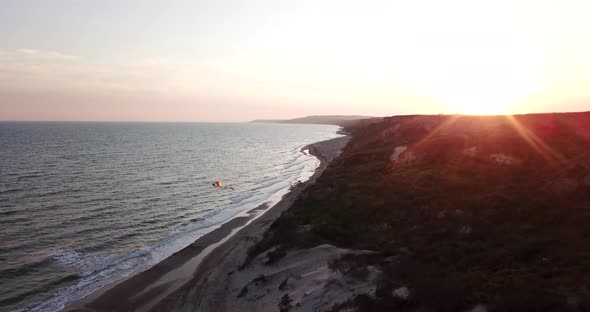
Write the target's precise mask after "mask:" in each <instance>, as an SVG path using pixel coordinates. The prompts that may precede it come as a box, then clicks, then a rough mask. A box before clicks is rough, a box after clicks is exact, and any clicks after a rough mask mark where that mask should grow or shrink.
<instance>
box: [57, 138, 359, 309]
mask: <svg viewBox="0 0 590 312" xmlns="http://www.w3.org/2000/svg"><path fill="white" fill-rule="evenodd" d="M349 139H350V137H348V136H345V137H340V138H336V139H332V140H328V141H323V142H318V143H314V144H311V145H308V146H306V147H304V148H303V149H302V151H303V150H306V149H307V150H309V153H310V154H312V155H314V156H315V157H317V158H318V159H319V160H320V165H319V167H318V168H317V170H316V171H315V173H314V174H313V176H312V177H311V178H310V179H309V180H307V181H306V182H304V183H300V184H298V185H296V186H294V188H293V189H292V190H291V191H290V192H289V193H287V194H286V195H285V196H284V197H283V198H282V199H281V201H280V202H279V203H277V204H276V205H274V206H273V207H271V208H268V207H267V206H266V205H261V206H260V207H257V208H255V209H252V210H250V211H249V212H248V213H247V214H246V215H245V216H239V217H236V218H234V219H232V220H230V221H229V222H227V223H224V224H223V225H222V226H221V227H219V228H217V229H216V230H214V231H212V232H210V233H208V234H206V235H204V236H202V237H201V238H199V239H198V240H196V241H195V242H194V243H193V244H191V245H189V246H187V247H186V248H184V249H182V250H181V251H179V252H177V253H175V254H173V255H172V256H170V257H168V258H166V259H165V260H163V261H162V262H160V263H158V264H156V265H155V266H153V267H151V268H150V269H147V270H145V271H142V272H140V273H138V274H136V275H134V276H132V277H130V278H128V279H125V280H123V281H120V282H117V283H115V285H109V286H107V287H105V288H103V289H101V290H99V291H97V292H95V293H93V294H91V295H90V296H87V297H85V298H83V299H82V300H80V301H78V302H74V303H73V304H71V305H69V306H68V307H66V309H65V310H66V311H171V310H183V311H200V310H209V309H210V308H206V307H211V306H212V307H213V308H212V310H215V311H222V310H223V307H222V306H223V304H222V303H223V301H224V300H225V298H224V294H228V293H230V292H229V290H227V289H226V288H227V287H229V286H228V283H227V280H226V278H225V277H228V276H231V274H232V273H233V272H234V271H235V270H236V269H237V267H238V266H239V265H240V264H241V263H242V262H243V260H244V259H245V257H246V253H247V250H248V248H249V247H250V246H251V245H252V244H254V242H256V241H257V240H258V239H259V238H260V237H262V235H263V233H264V232H265V231H266V230H267V229H268V227H269V226H270V224H271V223H272V222H273V221H274V220H275V219H276V218H278V217H279V216H280V215H281V213H282V212H283V211H284V210H286V209H287V208H289V207H290V206H291V204H292V203H293V202H294V201H295V199H296V198H297V197H298V196H299V194H300V193H301V192H302V191H303V190H304V189H305V188H307V187H308V186H309V185H311V184H313V183H314V182H315V181H316V180H317V178H318V177H319V176H320V175H321V174H322V172H323V171H324V169H325V168H326V167H327V165H328V163H329V162H330V161H332V160H333V159H334V158H336V157H337V156H338V155H339V154H340V152H341V150H342V149H343V148H344V146H346V144H347V143H348V141H349ZM216 302H219V303H220V304H221V306H217V305H216Z"/></svg>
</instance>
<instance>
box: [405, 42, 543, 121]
mask: <svg viewBox="0 0 590 312" xmlns="http://www.w3.org/2000/svg"><path fill="white" fill-rule="evenodd" d="M488 39H489V38H488ZM421 49H423V50H425V51H428V52H425V53H424V54H422V55H420V56H419V59H418V60H416V61H415V64H416V70H415V76H414V79H413V81H414V85H415V90H416V91H415V92H420V93H421V95H422V96H424V97H427V98H429V99H431V101H433V102H436V103H437V104H439V105H440V106H442V107H444V109H445V110H446V112H447V113H460V114H473V115H500V114H512V113H514V112H515V111H514V109H515V107H516V106H518V105H520V104H522V103H523V101H525V100H526V99H527V98H528V97H529V96H531V94H533V93H534V92H535V90H536V89H537V88H538V86H539V74H538V72H539V71H538V67H539V66H538V64H537V61H536V59H535V54H534V53H532V52H531V50H530V49H526V48H524V47H522V46H519V45H518V44H517V43H512V44H507V43H506V42H494V41H493V40H487V41H481V42H466V41H460V42H447V43H446V45H445V46H440V45H437V46H436V47H435V46H431V45H426V46H423V47H421Z"/></svg>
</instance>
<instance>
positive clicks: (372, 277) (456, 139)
mask: <svg viewBox="0 0 590 312" xmlns="http://www.w3.org/2000/svg"><path fill="white" fill-rule="evenodd" d="M346 130H347V131H349V132H351V133H352V135H353V138H352V140H351V142H350V143H349V144H348V145H347V147H346V148H345V150H344V152H343V153H342V154H341V155H340V156H339V157H338V158H337V159H336V160H334V161H333V162H332V163H331V164H330V166H329V167H328V168H327V169H326V171H325V172H324V174H323V175H322V176H321V177H320V178H319V180H318V182H317V183H316V184H315V185H314V186H313V187H311V188H309V189H307V190H306V191H305V192H304V193H303V194H302V195H301V197H300V198H299V199H298V200H297V201H296V202H295V203H294V204H293V206H292V207H291V208H290V209H289V210H287V211H286V212H285V213H284V214H283V215H282V216H281V217H280V218H279V219H277V220H276V221H275V222H274V224H273V225H272V226H271V228H270V230H269V231H268V232H266V234H265V235H264V238H263V239H262V240H260V241H259V242H258V243H257V244H256V245H255V246H253V247H252V248H251V249H250V251H249V254H248V258H247V259H246V261H245V262H244V263H243V265H242V268H241V270H242V271H248V270H259V268H260V267H265V268H266V269H265V270H266V271H268V268H273V267H276V268H279V267H281V265H282V263H289V261H290V259H289V258H290V257H295V256H294V255H297V254H300V253H301V251H302V250H311V249H310V248H316V247H317V246H330V245H331V246H335V247H337V248H339V249H338V257H337V258H335V259H331V260H329V268H330V270H331V271H332V272H333V274H334V275H333V277H334V279H332V280H329V277H325V274H324V279H326V278H327V279H328V280H327V281H324V282H323V283H321V284H317V285H316V286H317V287H315V288H314V287H312V288H311V289H310V290H309V293H307V292H304V293H303V295H301V296H299V292H300V291H301V290H300V289H290V288H289V285H290V283H292V281H295V282H293V283H294V284H297V282H296V281H297V280H298V278H301V276H294V277H292V278H291V279H289V278H287V279H285V281H284V282H283V283H280V285H278V286H281V285H282V286H281V287H278V288H277V285H275V282H277V283H278V282H281V281H269V279H268V278H267V277H266V276H261V277H260V278H259V279H258V282H260V283H256V282H255V281H253V283H251V285H253V286H250V289H249V291H250V292H252V291H253V288H256V287H258V288H261V289H264V288H267V289H270V288H273V294H275V296H277V299H276V301H277V305H278V307H279V308H280V309H281V310H282V311H288V310H291V311H297V310H298V309H300V310H305V309H307V308H305V309H303V308H304V307H309V306H310V305H309V304H308V302H307V301H309V300H311V299H309V298H312V297H313V295H312V293H313V292H316V293H326V289H327V287H331V286H330V285H334V283H339V282H342V281H345V282H346V283H350V285H352V286H351V288H352V287H354V288H355V289H358V291H357V292H355V293H353V294H352V293H351V294H349V296H348V297H347V298H343V297H342V296H334V298H335V299H334V300H333V301H332V302H331V304H330V309H327V308H325V307H326V303H325V302H324V303H323V305H322V309H321V310H332V311H351V310H359V311H392V309H395V310H396V311H469V310H472V311H564V310H572V311H577V310H580V311H582V310H588V309H590V247H589V245H588V243H587V241H586V237H588V236H589V235H590V226H588V225H589V224H590V113H567V114H539V115H519V116H489V117H479V116H460V115H454V116H443V115H440V116H398V117H389V118H385V119H383V120H382V121H381V122H379V123H373V124H364V125H351V126H348V127H347V128H346ZM322 248H324V249H325V248H326V247H322ZM343 250H344V251H343ZM346 250H348V251H349V252H346ZM352 250H356V251H352ZM361 250H362V251H361ZM257 267H258V269H257ZM271 271H272V270H271ZM363 283H364V284H365V286H366V287H359V284H363ZM256 285H258V286H256ZM318 285H319V286H318ZM245 286H246V285H245ZM318 287H319V288H323V290H322V289H317V288H318ZM274 288H277V289H278V290H275V289H274ZM258 293H262V294H264V293H265V292H264V291H262V290H260V289H259V290H258ZM294 296H297V298H294ZM243 297H247V296H246V295H245V294H243ZM251 300H256V298H255V297H253V298H251Z"/></svg>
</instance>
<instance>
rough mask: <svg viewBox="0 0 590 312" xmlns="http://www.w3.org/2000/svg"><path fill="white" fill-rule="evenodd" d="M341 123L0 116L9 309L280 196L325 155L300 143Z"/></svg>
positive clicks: (81, 286)
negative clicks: (8, 118) (309, 151)
mask: <svg viewBox="0 0 590 312" xmlns="http://www.w3.org/2000/svg"><path fill="white" fill-rule="evenodd" d="M337 131H338V127H336V126H329V125H288V124H246V123H244V124H238V123H41V122H30V123H29V122H26V123H12V122H3V123H0V311H13V310H20V311H57V310H60V309H62V308H63V306H64V304H66V303H67V302H70V301H71V300H74V299H79V298H81V297H83V296H84V295H87V294H89V293H91V292H92V291H94V290H97V289H98V288H100V287H101V286H104V285H107V284H109V283H111V282H113V281H115V280H118V279H121V278H124V277H125V276H128V275H129V274H131V273H133V272H137V271H140V270H142V269H145V268H148V267H150V266H151V265H154V264H155V263H157V262H159V261H161V260H163V259H164V258H166V257H168V256H170V255H171V254H173V253H175V252H176V251H179V250H180V249H182V248H183V247H185V246H187V245H189V244H190V243H192V242H193V241H195V240H196V239H197V238H199V237H200V236H202V235H204V234H205V233H207V232H210V231H212V230H213V229H215V228H216V227H218V226H219V225H220V224H222V223H224V222H225V221H228V220H230V219H231V218H233V217H235V216H236V215H238V214H240V213H243V212H245V211H247V210H250V209H252V208H255V207H257V206H259V205H261V204H263V203H270V204H274V203H276V202H278V200H280V198H281V197H282V196H283V195H284V194H286V193H287V192H288V189H289V187H290V186H291V185H293V184H295V183H296V182H297V181H304V180H306V179H308V178H309V177H310V176H311V175H312V174H313V172H314V170H315V169H316V167H317V166H318V165H319V161H318V160H317V159H316V158H315V157H312V156H310V155H308V154H306V153H303V152H301V148H302V147H303V146H305V145H307V144H310V143H314V142H318V141H323V140H327V139H331V138H335V137H338V136H339V135H338V134H337V133H336V132H337ZM216 181H220V182H222V183H223V184H224V186H225V187H223V188H216V187H213V186H212V183H214V182H216ZM232 188H233V189H232Z"/></svg>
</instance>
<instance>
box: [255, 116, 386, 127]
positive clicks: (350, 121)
mask: <svg viewBox="0 0 590 312" xmlns="http://www.w3.org/2000/svg"><path fill="white" fill-rule="evenodd" d="M361 120H363V122H367V121H369V120H371V121H376V120H381V118H378V117H369V116H354V115H321V116H307V117H300V118H294V119H257V120H253V121H251V122H252V123H289V124H328V125H338V126H343V127H344V126H351V125H354V124H356V123H357V122H359V121H361Z"/></svg>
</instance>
